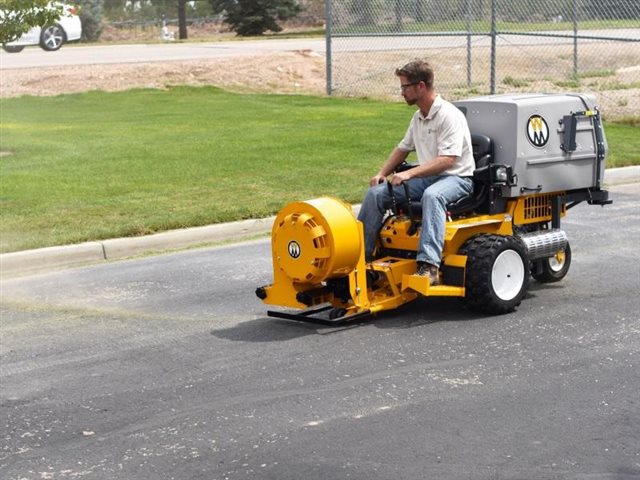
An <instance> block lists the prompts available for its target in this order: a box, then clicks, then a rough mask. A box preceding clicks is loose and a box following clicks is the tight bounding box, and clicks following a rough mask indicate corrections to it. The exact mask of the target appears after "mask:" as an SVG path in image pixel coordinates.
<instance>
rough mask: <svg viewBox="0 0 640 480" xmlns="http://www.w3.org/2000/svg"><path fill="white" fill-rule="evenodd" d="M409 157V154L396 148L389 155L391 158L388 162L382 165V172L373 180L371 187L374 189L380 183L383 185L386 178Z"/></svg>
mask: <svg viewBox="0 0 640 480" xmlns="http://www.w3.org/2000/svg"><path fill="white" fill-rule="evenodd" d="M407 156H409V152H407V151H405V150H401V149H399V148H398V147H396V148H394V149H393V151H392V152H391V154H390V155H389V158H387V160H386V162H384V164H383V165H382V168H380V171H379V172H378V173H376V174H375V175H374V176H373V177H372V178H371V180H370V181H369V185H370V186H372V187H374V186H376V185H378V184H379V183H383V182H384V181H385V180H386V178H387V177H388V176H389V175H391V174H392V173H393V171H394V170H395V168H396V167H397V166H398V165H400V164H401V163H402V162H403V161H404V160H405V159H406V158H407Z"/></svg>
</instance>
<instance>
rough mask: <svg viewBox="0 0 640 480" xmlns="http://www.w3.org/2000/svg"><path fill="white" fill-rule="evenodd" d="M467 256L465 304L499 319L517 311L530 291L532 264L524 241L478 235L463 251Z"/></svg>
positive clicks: (510, 237)
mask: <svg viewBox="0 0 640 480" xmlns="http://www.w3.org/2000/svg"><path fill="white" fill-rule="evenodd" d="M462 250H463V251H464V252H465V254H466V255H467V266H466V275H465V277H466V278H465V303H466V304H467V305H468V306H469V307H470V308H472V309H473V310H476V311H480V312H484V313H489V314H492V315H499V314H503V313H509V312H512V311H514V310H515V309H516V307H517V306H518V305H520V302H521V301H522V298H523V297H524V295H525V293H526V292H527V289H528V287H529V271H528V266H529V262H528V260H527V251H526V247H525V245H524V244H523V243H522V241H521V240H520V239H518V238H517V237H512V236H502V235H478V236H476V237H473V238H471V239H470V240H469V241H468V242H467V243H466V244H465V245H464V246H463V248H462Z"/></svg>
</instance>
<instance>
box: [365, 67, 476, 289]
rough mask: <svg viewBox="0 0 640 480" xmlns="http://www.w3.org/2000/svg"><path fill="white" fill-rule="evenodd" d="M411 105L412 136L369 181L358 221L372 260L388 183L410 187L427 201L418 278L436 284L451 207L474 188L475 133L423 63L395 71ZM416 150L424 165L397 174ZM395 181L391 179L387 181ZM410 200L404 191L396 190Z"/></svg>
mask: <svg viewBox="0 0 640 480" xmlns="http://www.w3.org/2000/svg"><path fill="white" fill-rule="evenodd" d="M395 74H396V76H397V77H398V78H399V80H400V91H401V93H402V96H403V97H404V99H405V101H406V102H407V104H408V105H416V106H417V107H418V111H416V113H415V114H414V115H413V118H412V119H411V123H410V124H409V128H408V129H407V133H406V134H405V136H404V138H403V139H402V141H401V142H400V143H399V144H398V146H397V147H396V148H395V149H394V150H393V151H392V152H391V154H390V155H389V157H388V158H387V160H386V162H385V163H384V164H383V165H382V168H381V169H380V170H379V171H378V173H376V174H375V175H374V176H373V177H372V178H371V180H370V182H369V185H370V187H371V188H369V190H368V192H367V194H366V196H365V198H364V200H363V202H362V207H361V209H360V214H359V215H358V220H360V221H361V222H362V223H363V224H364V236H365V256H366V258H367V261H371V260H372V259H373V255H374V250H375V247H376V242H377V237H378V233H379V231H380V228H381V227H382V222H383V220H384V215H385V212H386V210H387V209H388V208H389V205H390V202H391V199H390V197H389V192H388V189H387V186H386V185H384V182H386V181H389V182H391V184H392V185H393V186H395V187H397V186H399V185H401V184H402V183H406V184H407V186H408V190H409V196H410V197H411V199H412V200H421V202H422V229H421V231H420V240H419V244H418V252H417V256H416V260H417V262H418V269H417V273H416V274H417V275H420V276H426V277H429V280H430V283H431V285H437V284H438V283H439V281H438V269H439V266H440V261H441V258H442V248H443V245H444V234H445V223H446V214H447V212H446V205H447V204H448V203H450V202H452V201H454V200H457V199H458V198H461V197H463V196H465V195H467V194H469V193H471V191H472V190H473V182H472V175H473V170H474V169H475V162H474V159H473V150H472V147H471V134H470V132H469V126H468V125H467V120H466V118H465V116H464V114H463V113H462V112H461V111H460V110H459V109H458V108H457V107H455V106H454V105H453V104H451V103H449V102H447V101H445V100H443V99H442V98H441V97H440V96H439V95H438V94H437V93H436V91H435V90H434V87H433V78H434V75H433V70H432V69H431V66H430V65H429V64H428V63H426V62H423V61H419V60H416V61H414V62H410V63H408V64H407V65H405V66H404V67H402V68H399V69H397V70H396V72H395ZM412 151H415V152H416V156H417V158H418V163H419V165H418V166H417V167H415V168H412V169H410V170H406V171H404V172H400V173H393V172H394V170H395V168H396V167H397V166H398V165H399V164H401V163H402V162H403V161H404V160H405V159H406V158H407V156H408V155H409V153H410V152H412ZM388 177H390V178H388ZM394 192H395V195H396V196H397V198H398V199H400V200H403V199H404V198H405V193H404V188H397V190H394Z"/></svg>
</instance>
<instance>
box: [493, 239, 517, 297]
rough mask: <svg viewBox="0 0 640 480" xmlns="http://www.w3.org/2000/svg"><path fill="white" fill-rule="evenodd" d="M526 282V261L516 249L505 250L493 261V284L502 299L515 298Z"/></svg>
mask: <svg viewBox="0 0 640 480" xmlns="http://www.w3.org/2000/svg"><path fill="white" fill-rule="evenodd" d="M523 283H524V263H523V262H522V258H521V257H520V255H518V252H516V251H515V250H505V251H504V252H502V253H501V254H500V255H498V258H496V261H495V262H494V263H493V269H492V270H491V286H492V287H493V291H494V292H495V294H496V295H497V296H498V298H500V300H505V301H507V300H512V299H514V298H515V297H516V296H517V295H518V293H520V290H521V289H522V284H523Z"/></svg>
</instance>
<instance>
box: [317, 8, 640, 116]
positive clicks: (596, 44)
mask: <svg viewBox="0 0 640 480" xmlns="http://www.w3.org/2000/svg"><path fill="white" fill-rule="evenodd" d="M326 8H327V12H326V16H327V93H329V94H338V95H354V96H376V97H387V96H396V97H397V96H398V82H397V79H396V78H395V76H394V74H393V71H394V69H395V68H396V67H398V66H401V65H404V64H405V63H407V62H408V61H410V60H413V59H415V58H420V59H425V60H427V61H429V63H431V64H432V65H433V67H434V70H435V73H436V88H437V89H438V91H439V92H441V93H443V94H445V95H446V96H447V98H450V99H456V98H461V97H468V96H471V95H478V94H488V93H501V92H513V91H538V92H541V91H542V92H551V91H567V90H573V91H575V90H580V91H592V92H596V93H599V94H600V96H603V95H604V96H605V97H607V98H609V99H610V100H611V102H613V103H614V104H618V106H619V107H629V106H630V108H631V112H630V113H631V114H638V113H640V112H638V111H635V112H634V111H633V110H634V109H635V108H637V106H636V105H635V104H634V103H633V99H634V98H635V97H638V96H640V2H638V1H637V0H539V1H537V2H532V1H530V0H437V1H436V0H327V4H326ZM625 103H626V105H625ZM626 113H629V112H626Z"/></svg>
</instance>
